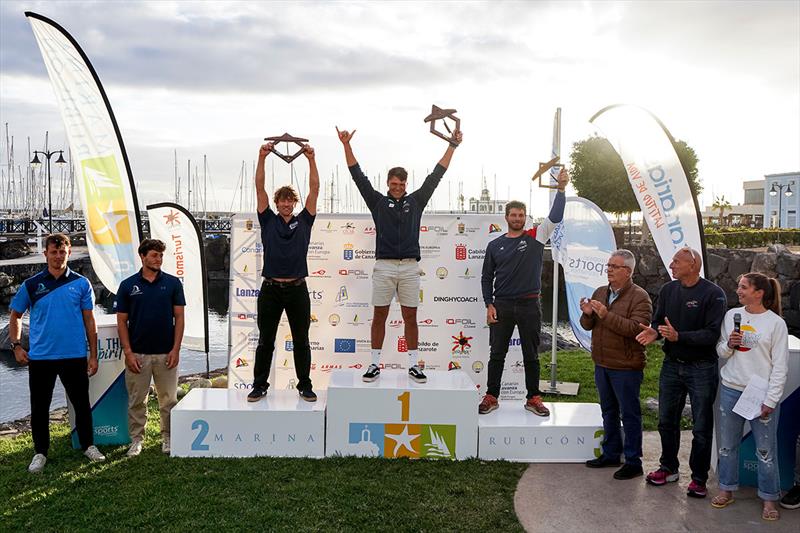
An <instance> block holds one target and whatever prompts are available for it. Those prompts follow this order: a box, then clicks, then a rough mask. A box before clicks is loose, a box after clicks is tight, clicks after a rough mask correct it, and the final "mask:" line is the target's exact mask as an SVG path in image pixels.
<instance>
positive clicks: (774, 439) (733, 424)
mask: <svg viewBox="0 0 800 533" xmlns="http://www.w3.org/2000/svg"><path fill="white" fill-rule="evenodd" d="M741 395H742V393H741V392H740V391H737V390H734V389H730V388H728V387H726V386H725V385H721V386H720V393H719V411H720V418H719V421H720V422H719V426H720V427H719V435H720V437H719V470H718V472H719V488H720V490H727V491H734V490H737V489H738V488H739V443H741V441H742V430H743V429H744V423H745V419H744V418H742V417H741V416H739V415H737V414H736V413H734V412H733V406H734V405H736V401H737V400H738V399H739V396H741ZM749 422H750V431H752V433H753V438H754V439H755V445H756V458H757V459H758V497H759V498H761V499H762V500H767V501H776V500H779V499H780V496H781V488H780V478H779V475H778V407H776V408H775V410H774V411H773V412H772V413H770V415H769V416H767V418H755V419H753V420H750V421H749Z"/></svg>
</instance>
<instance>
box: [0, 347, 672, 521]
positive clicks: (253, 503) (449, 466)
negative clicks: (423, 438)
mask: <svg viewBox="0 0 800 533" xmlns="http://www.w3.org/2000/svg"><path fill="white" fill-rule="evenodd" d="M546 358H547V355H545V354H543V357H542V359H543V361H544V360H545V359H546ZM661 359H662V354H661V350H660V348H658V347H657V346H655V347H653V346H651V347H649V349H648V365H647V369H646V370H645V380H644V384H643V386H642V398H647V397H648V396H654V397H657V396H658V393H657V388H658V372H659V370H660V368H661ZM542 375H543V376H548V375H549V369H548V365H542ZM593 376H594V374H593V365H592V362H591V359H590V357H589V355H588V354H587V353H586V352H583V351H579V350H576V351H570V352H560V353H559V379H560V380H562V381H578V382H580V383H581V388H580V395H579V396H577V397H569V396H565V397H562V398H559V399H558V400H559V401H579V402H596V401H597V390H596V389H595V386H594V377H593ZM549 399H550V400H553V399H554V398H549ZM645 412H646V411H645ZM644 427H645V429H655V427H656V416H655V415H654V414H650V413H647V414H645V418H644ZM51 431H52V443H51V447H50V454H49V458H48V463H47V466H46V467H45V469H44V472H42V473H41V474H39V475H31V474H29V473H28V472H27V465H28V463H29V462H30V460H31V457H32V455H33V452H32V442H31V437H30V435H29V434H26V435H22V436H19V437H16V438H13V439H0V480H2V482H0V524H2V525H1V526H0V529H1V530H3V531H31V532H33V531H36V532H37V533H38V532H39V531H54V530H58V531H75V530H89V529H91V530H118V529H126V530H130V529H134V528H137V529H145V530H154V529H168V530H184V531H192V530H208V529H217V530H232V529H239V530H244V529H249V528H254V529H257V530H286V531H288V530H291V531H304V530H305V531H312V530H314V531H318V530H326V531H331V530H345V531H353V530H392V531H481V530H483V531H486V530H496V531H504V532H506V531H508V532H511V531H521V527H520V525H519V522H518V521H517V518H516V515H515V513H514V500H513V495H514V490H515V488H516V486H517V481H518V480H519V478H520V476H521V475H522V473H523V471H524V470H525V468H526V466H527V465H525V464H517V463H507V462H493V461H492V462H485V461H479V460H469V461H459V462H445V461H425V460H422V461H409V460H403V459H399V460H385V459H354V458H330V459H324V460H314V459H273V458H255V459H170V458H168V457H167V456H165V455H164V454H162V453H161V445H160V438H159V436H158V408H157V404H156V403H155V400H152V401H151V402H150V420H149V422H148V425H147V439H146V443H145V449H144V452H143V453H142V455H140V456H139V457H137V458H133V459H129V458H127V457H126V456H125V451H126V448H125V447H118V448H105V449H103V452H104V453H105V454H106V456H107V457H108V460H107V461H106V462H105V463H102V464H89V463H88V462H87V461H86V460H85V459H84V458H83V456H82V455H81V454H80V453H79V452H77V451H75V450H72V448H71V446H70V442H69V438H68V427H67V426H65V425H58V426H53V427H52V428H51Z"/></svg>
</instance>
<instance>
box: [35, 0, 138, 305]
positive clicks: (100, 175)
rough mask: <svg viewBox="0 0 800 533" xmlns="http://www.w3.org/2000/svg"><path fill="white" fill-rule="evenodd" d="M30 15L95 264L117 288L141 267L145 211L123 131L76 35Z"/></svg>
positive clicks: (108, 284) (103, 279)
mask: <svg viewBox="0 0 800 533" xmlns="http://www.w3.org/2000/svg"><path fill="white" fill-rule="evenodd" d="M25 15H26V16H27V17H28V21H29V22H30V23H31V27H32V28H33V34H34V36H35V37H36V43H37V44H38V45H39V50H40V51H41V52H42V58H43V59H44V64H45V66H46V67H47V73H48V74H49V76H50V83H51V85H52V87H53V91H54V92H55V95H56V99H57V100H58V107H59V109H60V110H61V117H62V119H63V120H64V127H65V129H66V131H67V138H68V139H69V147H70V149H71V151H72V161H71V162H70V163H71V164H72V165H73V167H74V169H75V175H76V176H78V179H76V182H77V184H78V191H79V193H80V200H81V206H82V207H83V216H84V217H85V219H86V245H87V247H88V248H89V256H90V258H91V261H92V267H93V268H94V271H95V272H96V273H97V277H98V278H99V279H100V281H101V282H102V283H103V285H105V286H106V288H107V289H108V290H109V291H111V292H113V293H116V292H117V287H119V284H120V282H121V281H122V280H123V279H125V278H127V277H128V276H130V275H132V274H134V273H135V272H136V271H137V270H138V269H139V266H140V263H139V256H138V255H136V249H137V248H138V247H139V237H140V233H139V231H140V230H139V222H138V219H139V213H138V207H137V203H136V192H135V190H134V186H133V179H132V176H131V172H130V166H129V165H128V158H127V156H126V154H125V147H124V146H123V144H122V135H121V134H120V132H119V128H118V127H117V123H116V120H115V119H114V114H113V112H112V110H111V105H110V103H109V101H108V97H107V96H106V93H105V90H104V89H103V86H102V85H101V83H100V78H99V77H98V76H97V73H96V72H95V70H94V68H93V67H92V65H91V63H90V62H89V58H88V57H87V56H86V54H85V53H84V52H83V50H82V49H81V47H80V46H79V45H78V43H77V42H76V41H75V39H73V38H72V36H71V35H70V34H69V33H67V31H66V30H65V29H64V28H62V27H61V26H59V25H58V24H57V23H55V22H53V21H52V20H50V19H48V18H46V17H43V16H41V15H37V14H36V13H31V12H26V13H25Z"/></svg>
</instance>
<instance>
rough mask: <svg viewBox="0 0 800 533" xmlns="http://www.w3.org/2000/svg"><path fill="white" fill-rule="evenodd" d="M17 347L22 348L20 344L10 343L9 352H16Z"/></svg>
mask: <svg viewBox="0 0 800 533" xmlns="http://www.w3.org/2000/svg"><path fill="white" fill-rule="evenodd" d="M17 346H22V343H21V342H16V341H14V342H12V343H11V351H12V352H13V351H14V350H16V349H17Z"/></svg>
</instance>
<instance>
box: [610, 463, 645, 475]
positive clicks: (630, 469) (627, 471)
mask: <svg viewBox="0 0 800 533" xmlns="http://www.w3.org/2000/svg"><path fill="white" fill-rule="evenodd" d="M643 475H644V470H642V467H641V466H634V465H629V464H627V463H626V464H624V465H622V468H620V469H619V470H617V471H616V472H614V479H633V478H635V477H639V476H643Z"/></svg>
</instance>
